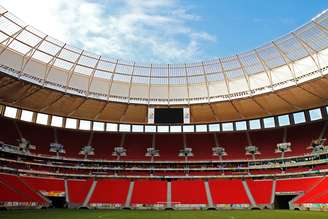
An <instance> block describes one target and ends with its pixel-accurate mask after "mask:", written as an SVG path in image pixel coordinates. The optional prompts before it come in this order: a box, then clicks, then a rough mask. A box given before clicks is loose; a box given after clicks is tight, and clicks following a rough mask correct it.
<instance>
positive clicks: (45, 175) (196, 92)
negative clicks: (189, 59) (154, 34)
mask: <svg viewBox="0 0 328 219" xmlns="http://www.w3.org/2000/svg"><path fill="white" fill-rule="evenodd" d="M91 52H92V51H91ZM327 75H328V11H323V12H322V13H320V14H318V15H317V16H315V17H314V18H313V19H311V20H310V21H308V22H307V23H305V24H304V25H303V26H300V27H299V28H297V29H295V30H293V31H292V32H289V33H287V34H285V35H284V36H282V37H280V38H277V39H275V40H273V41H271V42H269V43H266V44H264V45H262V46H260V47H257V48H255V49H252V50H250V51H246V52H242V53H239V54H236V55H233V56H225V57H220V58H217V59H213V60H207V61H200V62H194V63H186V64H175V63H173V64H138V63H137V62H134V61H124V60H120V59H110V58H107V57H105V56H101V55H94V54H93V53H90V52H88V51H85V50H82V49H77V48H75V47H73V46H70V45H69V44H67V43H63V42H61V41H59V40H57V39H55V38H53V37H51V36H49V35H46V34H44V33H42V32H41V31H39V30H37V29H35V28H33V27H32V26H29V25H28V24H26V23H25V22H24V21H22V20H21V19H19V18H18V17H16V16H15V15H14V14H13V13H11V12H10V11H8V10H7V9H5V8H3V7H0V209H1V210H3V211H1V212H0V216H1V217H2V218H23V217H24V218H44V217H47V218H73V217H79V218H178V217H179V218H206V219H207V218H236V219H237V218H275V217H279V218H326V217H327V213H326V212H325V211H327V210H328V176H327V172H328V146H327V143H326V138H327V137H328V92H327V86H328V80H327V79H328V78H327ZM82 209H85V210H82ZM96 209H97V211H96ZM255 210H256V211H255ZM296 210H297V211H296Z"/></svg>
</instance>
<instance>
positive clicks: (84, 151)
mask: <svg viewBox="0 0 328 219" xmlns="http://www.w3.org/2000/svg"><path fill="white" fill-rule="evenodd" d="M94 151H95V149H94V148H93V147H92V146H91V145H85V146H83V147H82V148H81V151H80V153H79V154H80V155H84V159H87V158H88V156H91V155H95V152H94Z"/></svg>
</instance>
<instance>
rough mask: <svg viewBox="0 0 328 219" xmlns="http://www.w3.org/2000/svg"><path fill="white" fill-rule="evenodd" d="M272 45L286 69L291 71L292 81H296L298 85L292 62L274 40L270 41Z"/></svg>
mask: <svg viewBox="0 0 328 219" xmlns="http://www.w3.org/2000/svg"><path fill="white" fill-rule="evenodd" d="M272 45H273V46H274V47H275V48H276V49H277V50H278V52H279V54H280V55H281V57H282V59H283V60H284V62H285V63H286V65H287V67H288V69H289V70H290V72H291V73H292V76H293V78H294V82H295V83H296V85H298V82H297V79H296V74H295V70H294V66H293V62H292V61H291V60H290V59H289V58H288V56H287V54H286V53H285V52H284V51H283V50H282V49H281V48H280V47H279V46H278V45H277V44H276V43H275V42H274V41H272ZM288 61H289V62H288Z"/></svg>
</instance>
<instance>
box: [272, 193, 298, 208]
mask: <svg viewBox="0 0 328 219" xmlns="http://www.w3.org/2000/svg"><path fill="white" fill-rule="evenodd" d="M296 196H297V195H276V196H275V199H274V208H275V209H289V202H290V201H291V200H292V199H293V198H295V197H296Z"/></svg>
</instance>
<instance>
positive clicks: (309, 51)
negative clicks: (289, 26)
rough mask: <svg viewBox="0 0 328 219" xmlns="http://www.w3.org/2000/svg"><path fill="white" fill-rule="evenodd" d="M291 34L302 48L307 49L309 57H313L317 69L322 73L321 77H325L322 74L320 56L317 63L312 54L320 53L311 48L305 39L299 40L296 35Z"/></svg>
mask: <svg viewBox="0 0 328 219" xmlns="http://www.w3.org/2000/svg"><path fill="white" fill-rule="evenodd" d="M291 34H292V35H293V36H294V38H295V39H296V40H297V41H298V42H299V43H300V44H301V45H302V47H303V48H304V49H305V51H306V52H307V53H308V54H309V56H310V57H311V59H312V61H313V62H314V64H315V65H316V67H317V69H318V70H319V71H320V74H321V76H323V74H322V72H321V68H320V63H319V59H318V56H317V61H316V60H315V58H314V56H313V54H312V52H311V51H314V52H315V54H317V53H318V51H316V50H315V49H313V48H312V47H311V46H309V44H307V43H306V42H305V41H304V40H303V39H301V38H299V37H298V36H297V35H296V34H295V33H293V32H292V33H291Z"/></svg>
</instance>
